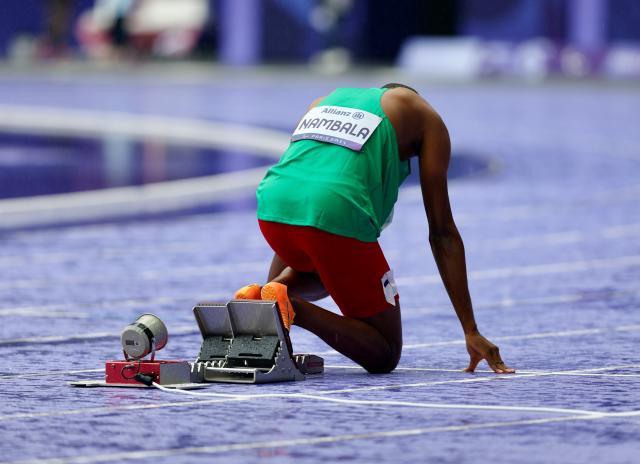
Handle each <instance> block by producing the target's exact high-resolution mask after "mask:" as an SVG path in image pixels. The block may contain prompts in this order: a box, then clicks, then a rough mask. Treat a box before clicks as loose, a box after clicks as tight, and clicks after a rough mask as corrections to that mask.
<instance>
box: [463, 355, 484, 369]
mask: <svg viewBox="0 0 640 464" xmlns="http://www.w3.org/2000/svg"><path fill="white" fill-rule="evenodd" d="M480 361H482V358H477V357H475V356H471V359H470V360H469V367H467V368H466V369H465V370H464V372H473V371H475V370H476V367H478V363H479V362H480Z"/></svg>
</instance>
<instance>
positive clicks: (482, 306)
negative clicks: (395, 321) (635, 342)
mask: <svg viewBox="0 0 640 464" xmlns="http://www.w3.org/2000/svg"><path fill="white" fill-rule="evenodd" d="M638 290H639V288H638V287H629V288H624V287H622V288H617V289H616V290H614V291H611V292H598V291H594V292H591V293H590V292H580V293H566V294H559V295H546V296H537V297H532V298H508V297H505V298H502V299H501V300H497V301H491V302H483V303H479V304H475V305H474V308H475V309H477V310H478V309H479V310H487V309H509V308H516V307H521V306H524V305H527V306H531V305H549V304H566V303H578V302H594V301H602V300H605V299H606V300H607V301H611V300H614V299H618V298H624V297H630V296H635V295H637V294H638ZM452 311H453V309H452V307H451V303H444V304H441V305H436V306H428V307H415V308H411V307H409V308H407V307H403V308H402V312H403V314H404V316H403V317H413V316H417V315H424V314H438V313H445V312H446V313H447V314H452Z"/></svg>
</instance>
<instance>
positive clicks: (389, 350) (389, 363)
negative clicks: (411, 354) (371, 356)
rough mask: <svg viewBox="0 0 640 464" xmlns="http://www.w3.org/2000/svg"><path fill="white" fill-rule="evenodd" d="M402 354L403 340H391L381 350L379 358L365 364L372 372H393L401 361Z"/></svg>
mask: <svg viewBox="0 0 640 464" xmlns="http://www.w3.org/2000/svg"><path fill="white" fill-rule="evenodd" d="M401 355H402V342H401V341H391V342H388V343H387V346H386V347H385V348H384V349H383V350H381V355H380V356H379V357H378V359H375V360H372V362H371V363H367V365H365V366H363V367H364V368H365V369H366V370H367V372H369V373H370V374H388V373H390V372H392V371H393V370H394V369H395V368H396V367H397V366H398V363H399V362H400V356H401Z"/></svg>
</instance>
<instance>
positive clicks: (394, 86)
mask: <svg viewBox="0 0 640 464" xmlns="http://www.w3.org/2000/svg"><path fill="white" fill-rule="evenodd" d="M398 87H402V88H403V89H409V90H411V91H412V92H415V93H417V94H418V95H420V94H419V93H418V91H417V90H416V89H414V88H412V87H409V86H408V85H404V84H399V83H397V82H389V83H388V84H385V85H383V86H382V88H383V89H397V88H398Z"/></svg>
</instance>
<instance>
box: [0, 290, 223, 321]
mask: <svg viewBox="0 0 640 464" xmlns="http://www.w3.org/2000/svg"><path fill="white" fill-rule="evenodd" d="M222 296H223V295H221V294H219V295H208V296H207V298H217V297H222ZM226 296H228V295H226ZM179 301H191V302H193V301H194V298H193V295H185V296H176V297H168V296H159V297H151V298H126V299H115V300H100V301H93V302H74V303H73V306H80V307H82V308H84V309H85V312H83V313H74V312H67V311H61V310H63V309H64V308H68V307H69V306H71V304H70V303H56V304H46V305H34V306H18V307H13V308H0V316H4V315H8V316H13V315H18V316H19V315H27V316H32V315H38V316H39V317H47V314H51V315H52V316H50V317H58V315H61V316H60V317H63V316H64V315H68V317H70V315H72V314H77V317H83V318H86V317H89V316H90V315H91V313H92V310H94V309H95V310H105V309H109V310H122V309H131V308H139V307H146V308H148V307H149V305H163V304H171V303H176V302H179ZM40 313H42V314H40Z"/></svg>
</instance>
